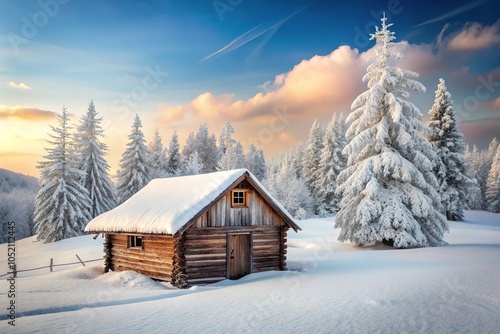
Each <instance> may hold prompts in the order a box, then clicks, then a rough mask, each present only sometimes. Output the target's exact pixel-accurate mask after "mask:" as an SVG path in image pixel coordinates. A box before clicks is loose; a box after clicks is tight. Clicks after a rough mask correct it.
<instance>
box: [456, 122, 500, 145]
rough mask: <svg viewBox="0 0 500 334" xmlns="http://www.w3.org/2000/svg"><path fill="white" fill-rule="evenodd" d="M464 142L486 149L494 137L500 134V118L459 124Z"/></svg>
mask: <svg viewBox="0 0 500 334" xmlns="http://www.w3.org/2000/svg"><path fill="white" fill-rule="evenodd" d="M458 127H459V129H460V130H461V131H462V133H463V135H464V140H465V142H466V143H469V144H470V145H477V146H478V147H486V146H487V145H488V142H489V141H490V140H491V138H493V137H498V134H499V133H500V117H490V118H483V119H479V120H472V121H467V122H462V123H459V124H458Z"/></svg>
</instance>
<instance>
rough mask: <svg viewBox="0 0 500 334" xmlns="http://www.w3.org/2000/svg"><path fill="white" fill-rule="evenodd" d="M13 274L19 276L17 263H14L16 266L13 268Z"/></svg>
mask: <svg viewBox="0 0 500 334" xmlns="http://www.w3.org/2000/svg"><path fill="white" fill-rule="evenodd" d="M12 274H13V276H14V278H16V277H17V264H15V265H14V268H13V269H12Z"/></svg>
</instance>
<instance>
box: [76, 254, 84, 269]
mask: <svg viewBox="0 0 500 334" xmlns="http://www.w3.org/2000/svg"><path fill="white" fill-rule="evenodd" d="M75 255H76V257H77V258H78V261H80V263H81V264H82V266H84V267H85V263H83V261H82V259H80V257H79V256H78V254H75Z"/></svg>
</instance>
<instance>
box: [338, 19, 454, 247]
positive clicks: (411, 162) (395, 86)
mask: <svg viewBox="0 0 500 334" xmlns="http://www.w3.org/2000/svg"><path fill="white" fill-rule="evenodd" d="M386 21H387V18H386V17H385V15H384V17H383V18H382V28H381V29H379V27H377V28H376V32H375V34H372V35H371V39H375V40H376V41H377V45H376V47H375V57H374V61H373V63H372V64H371V65H370V66H369V67H368V69H367V73H366V75H365V76H364V77H363V81H365V82H367V83H368V90H367V91H365V92H364V93H362V94H361V95H359V96H358V97H357V98H356V99H355V101H354V102H353V104H352V110H353V111H352V113H351V114H350V115H349V117H348V119H347V121H348V122H350V123H351V124H350V127H349V129H348V131H347V134H346V136H347V138H348V139H349V140H350V141H349V143H348V144H347V146H346V148H345V149H344V153H345V154H347V155H348V162H347V168H346V169H345V170H344V171H342V172H341V173H340V175H339V178H338V179H339V184H340V186H339V187H338V191H339V193H340V194H342V201H341V203H340V211H339V212H338V213H337V215H336V220H335V221H336V222H335V226H336V227H340V228H341V231H340V236H339V240H340V241H346V240H350V241H351V242H353V243H354V244H356V245H366V244H371V243H374V242H380V241H385V242H387V243H390V244H392V245H393V246H394V247H397V248H409V247H425V246H437V245H443V244H445V242H444V241H443V239H442V238H443V234H444V232H445V231H447V230H448V225H447V222H446V218H445V217H444V215H443V214H441V201H440V197H439V194H438V193H437V191H436V190H435V189H436V188H437V180H436V178H435V176H434V174H433V171H432V167H433V163H432V161H433V160H435V159H436V154H435V153H434V150H433V149H432V145H431V144H430V143H429V141H428V140H427V138H425V137H424V136H423V135H422V134H421V133H423V134H427V133H428V132H429V129H428V127H427V126H426V125H425V124H424V123H423V122H421V120H420V118H421V116H422V114H421V112H420V111H419V110H418V108H417V107H416V106H415V105H414V104H413V103H411V102H410V101H408V97H409V92H408V90H410V91H417V92H423V91H425V87H424V86H423V85H422V84H421V83H419V82H418V81H417V80H416V78H417V77H418V74H417V73H414V72H411V71H408V70H405V69H402V68H398V67H393V66H391V65H390V64H389V59H391V58H394V59H395V60H396V61H397V60H398V59H400V58H401V54H400V53H399V52H397V50H395V47H397V44H396V43H394V42H393V40H394V39H395V37H394V33H393V32H391V31H390V30H389V27H390V26H392V24H386Z"/></svg>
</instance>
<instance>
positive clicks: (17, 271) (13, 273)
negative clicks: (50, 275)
mask: <svg viewBox="0 0 500 334" xmlns="http://www.w3.org/2000/svg"><path fill="white" fill-rule="evenodd" d="M75 256H76V258H77V259H78V262H70V263H58V264H54V259H52V258H51V259H50V263H49V265H48V266H43V267H37V268H31V269H22V270H17V268H16V266H14V271H11V272H8V273H6V274H4V275H1V276H0V278H1V277H4V276H7V275H14V277H17V273H22V272H25V271H33V270H40V269H46V268H49V269H50V272H52V271H53V270H54V267H62V266H70V265H74V264H81V265H82V266H84V267H85V263H88V262H95V261H102V260H103V258H100V259H94V260H87V261H82V259H81V258H80V257H79V256H78V254H75Z"/></svg>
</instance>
